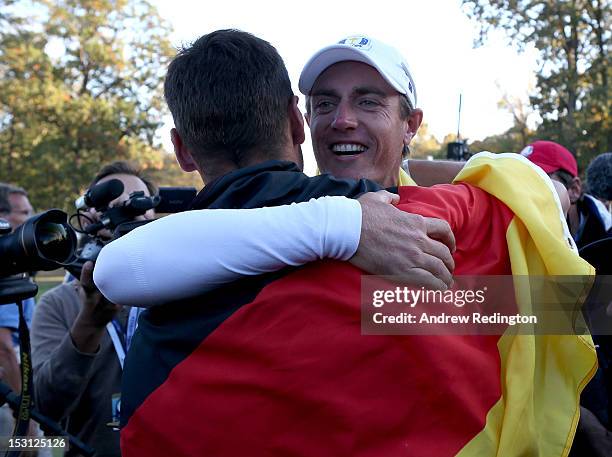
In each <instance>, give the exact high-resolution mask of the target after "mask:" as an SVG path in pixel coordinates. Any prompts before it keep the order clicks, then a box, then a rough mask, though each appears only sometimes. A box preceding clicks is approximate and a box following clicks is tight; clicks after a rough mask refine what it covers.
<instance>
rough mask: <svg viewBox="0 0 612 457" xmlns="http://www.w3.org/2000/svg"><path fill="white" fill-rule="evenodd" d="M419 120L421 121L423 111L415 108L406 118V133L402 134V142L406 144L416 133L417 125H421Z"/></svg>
mask: <svg viewBox="0 0 612 457" xmlns="http://www.w3.org/2000/svg"><path fill="white" fill-rule="evenodd" d="M421 122H423V111H422V110H420V109H418V108H415V109H413V110H412V112H411V113H410V116H408V119H406V123H407V124H408V126H407V128H406V133H405V134H404V144H405V145H406V146H408V145H409V144H410V142H411V141H412V138H414V136H415V135H416V133H417V131H418V130H419V127H420V126H421Z"/></svg>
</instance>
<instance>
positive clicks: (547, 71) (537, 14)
mask: <svg viewBox="0 0 612 457" xmlns="http://www.w3.org/2000/svg"><path fill="white" fill-rule="evenodd" d="M462 3H463V6H464V8H465V10H466V12H467V14H468V16H470V17H471V18H472V19H474V20H475V21H476V23H477V24H478V27H479V35H478V38H477V39H476V40H475V44H476V45H480V44H482V43H483V42H484V41H485V40H486V38H487V35H488V33H489V32H490V31H491V30H493V29H501V30H503V31H505V32H506V34H507V36H508V38H509V40H510V42H511V43H512V44H513V45H514V46H515V47H517V49H519V50H523V49H524V47H525V45H527V44H533V45H534V46H535V48H536V49H537V50H538V51H539V52H540V62H539V64H540V68H539V70H538V72H537V87H536V91H535V93H533V94H532V96H531V105H532V107H533V108H534V109H535V110H536V111H537V112H538V113H539V114H540V116H541V118H542V120H543V121H542V124H541V125H540V126H539V127H538V130H537V132H536V133H535V136H536V137H538V138H541V139H550V140H553V141H557V142H559V143H561V144H563V145H565V146H566V147H568V149H570V150H571V151H572V152H574V153H575V154H576V156H577V159H578V163H579V165H583V166H584V165H585V164H586V163H588V162H589V160H590V159H591V158H592V157H593V156H595V155H597V154H599V153H601V152H604V151H609V150H612V122H611V119H610V111H611V108H612V102H611V100H612V97H611V95H612V93H611V89H610V76H611V73H610V72H611V71H612V70H611V66H610V55H609V52H608V47H609V45H610V39H611V36H612V32H611V30H612V27H611V23H610V21H611V17H612V15H611V12H612V11H611V7H610V2H609V1H608V0H518V1H517V0H493V1H490V0H462Z"/></svg>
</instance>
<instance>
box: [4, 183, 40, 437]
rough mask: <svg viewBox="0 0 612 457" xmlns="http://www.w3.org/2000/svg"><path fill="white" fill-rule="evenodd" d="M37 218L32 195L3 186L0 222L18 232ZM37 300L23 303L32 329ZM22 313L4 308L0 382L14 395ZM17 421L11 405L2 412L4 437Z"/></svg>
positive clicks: (18, 375)
mask: <svg viewBox="0 0 612 457" xmlns="http://www.w3.org/2000/svg"><path fill="white" fill-rule="evenodd" d="M33 214H34V210H33V209H32V205H31V204H30V200H29V199H28V193H27V192H26V191H25V190H24V189H22V188H21V187H17V186H13V185H10V184H5V183H0V218H2V219H6V220H7V221H8V222H9V224H10V225H11V230H12V231H14V230H15V229H16V228H17V227H19V226H20V225H21V224H23V223H24V222H25V221H26V220H28V218H30V217H31V216H32V215H33ZM33 311H34V298H28V299H26V300H24V301H23V313H24V317H25V320H26V323H27V324H28V326H29V325H30V323H31V321H32V313H33ZM18 327H19V311H18V309H17V306H16V304H15V303H10V304H6V305H0V379H2V381H4V382H5V383H6V384H7V385H8V386H9V387H10V388H11V389H12V390H13V391H14V392H20V391H21V373H20V370H19V359H18V354H19V352H18V349H19V334H18V332H17V329H18ZM14 422H15V421H14V420H13V417H12V412H11V410H10V408H9V407H8V405H6V404H5V405H3V406H2V408H1V409H0V436H9V435H11V434H12V433H13V425H14Z"/></svg>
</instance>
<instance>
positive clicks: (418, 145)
mask: <svg viewBox="0 0 612 457" xmlns="http://www.w3.org/2000/svg"><path fill="white" fill-rule="evenodd" d="M439 152H440V142H439V141H438V140H437V139H436V137H435V136H434V135H433V134H431V133H429V128H428V125H427V123H426V122H423V123H422V124H421V126H420V127H419V131H418V132H417V136H416V137H415V138H414V139H413V140H412V142H411V143H410V158H412V159H426V158H427V156H433V157H436V158H437V156H438V155H439ZM445 156H446V155H445Z"/></svg>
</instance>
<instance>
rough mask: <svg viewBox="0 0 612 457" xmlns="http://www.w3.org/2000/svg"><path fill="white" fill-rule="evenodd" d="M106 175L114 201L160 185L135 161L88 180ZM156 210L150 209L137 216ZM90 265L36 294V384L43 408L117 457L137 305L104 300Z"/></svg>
mask: <svg viewBox="0 0 612 457" xmlns="http://www.w3.org/2000/svg"><path fill="white" fill-rule="evenodd" d="M111 179H118V180H120V181H121V182H122V183H123V186H124V192H123V194H122V195H120V196H119V197H117V198H116V199H115V200H113V201H112V202H110V205H109V206H111V207H112V206H115V205H118V204H120V203H122V202H123V201H125V200H127V199H128V197H129V195H130V194H131V193H132V192H136V191H142V192H144V194H145V195H146V196H149V195H153V194H155V193H156V192H157V188H156V187H155V186H154V185H153V184H152V183H151V182H150V181H148V180H147V179H146V178H145V177H144V176H143V175H142V174H141V172H140V171H139V170H138V169H137V168H135V167H134V166H133V165H131V164H129V163H127V162H122V161H118V162H113V163H111V164H109V165H106V166H104V167H102V169H101V170H100V172H99V173H98V174H97V175H96V177H95V178H94V179H93V180H92V182H91V185H90V187H92V186H94V185H96V184H100V183H103V182H106V181H109V180H111ZM90 214H91V215H93V214H92V213H90ZM153 217H154V214H153V212H152V211H151V210H149V211H148V212H147V213H146V214H145V215H144V216H139V217H138V218H139V219H152V218H153ZM93 220H95V215H94V219H93ZM93 266H94V265H93V263H92V262H87V263H85V265H84V267H83V270H82V273H81V277H80V281H76V280H74V281H71V282H69V283H65V284H61V285H59V286H57V287H55V288H53V289H51V290H49V291H47V292H46V293H44V294H43V295H42V297H41V298H40V300H39V303H38V305H37V307H36V310H35V312H34V318H33V323H32V362H33V368H34V391H35V394H36V402H37V406H38V408H39V410H40V412H41V413H43V414H45V415H47V416H49V417H50V418H51V419H53V420H56V421H61V422H62V424H63V426H64V427H65V428H66V430H67V431H68V432H69V433H71V434H73V435H76V436H77V437H78V438H80V439H81V440H82V441H84V442H85V443H87V444H89V445H90V446H92V447H93V448H94V449H96V454H95V455H96V456H97V457H118V456H120V455H121V453H120V451H119V433H118V432H117V431H116V427H117V425H118V424H117V422H118V414H119V408H120V404H121V403H120V401H121V397H120V394H121V374H122V368H123V359H124V357H125V353H126V352H127V350H128V348H129V345H130V341H131V338H132V335H133V334H134V331H135V328H136V320H137V317H138V314H139V311H138V309H137V308H135V307H120V306H117V305H115V304H113V303H110V302H109V301H108V300H106V299H104V297H103V296H102V295H101V294H100V292H99V291H98V290H97V289H96V287H95V285H94V284H93V280H92V271H93ZM74 452H75V451H71V450H68V452H67V454H66V455H69V456H70V455H74V454H73V453H74Z"/></svg>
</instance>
